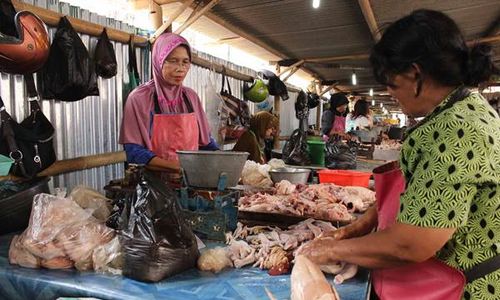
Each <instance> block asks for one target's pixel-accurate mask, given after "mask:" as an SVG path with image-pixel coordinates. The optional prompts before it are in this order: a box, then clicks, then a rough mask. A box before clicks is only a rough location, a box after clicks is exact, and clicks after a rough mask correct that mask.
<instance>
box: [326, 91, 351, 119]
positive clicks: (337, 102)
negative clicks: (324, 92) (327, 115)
mask: <svg viewBox="0 0 500 300" xmlns="http://www.w3.org/2000/svg"><path fill="white" fill-rule="evenodd" d="M344 104H349V99H347V97H346V95H345V94H344V93H335V94H333V95H331V96H330V110H331V111H333V112H334V113H335V114H336V115H338V116H344V117H345V116H347V114H348V113H349V109H346V110H345V112H344V113H340V112H338V111H337V109H336V108H337V107H339V106H342V105H344Z"/></svg>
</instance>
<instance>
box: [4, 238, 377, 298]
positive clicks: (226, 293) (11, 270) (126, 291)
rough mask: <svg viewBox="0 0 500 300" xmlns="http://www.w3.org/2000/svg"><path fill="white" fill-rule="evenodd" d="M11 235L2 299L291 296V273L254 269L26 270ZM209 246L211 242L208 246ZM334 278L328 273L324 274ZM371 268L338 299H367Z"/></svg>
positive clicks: (340, 289) (341, 291)
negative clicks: (146, 272) (147, 274)
mask: <svg viewBox="0 0 500 300" xmlns="http://www.w3.org/2000/svg"><path fill="white" fill-rule="evenodd" d="M12 236H13V235H5V236H1V237H0V299H2V300H3V299H8V300H17V299H22V300H45V299H56V298H57V297H94V298H99V299H117V300H127V299H141V300H146V299H173V300H175V299H180V300H189V299H228V300H229V299H231V300H237V299H252V300H254V299H255V300H257V299H269V298H268V296H267V294H266V292H265V289H264V288H265V287H267V288H268V290H269V291H271V293H272V294H273V295H274V296H275V298H276V299H280V300H281V299H290V275H281V276H269V275H268V274H267V272H266V271H262V270H260V269H258V268H250V267H247V268H243V269H225V270H223V271H222V272H220V273H219V274H212V273H210V272H201V271H198V270H197V269H191V270H188V271H186V272H183V273H181V274H178V275H176V276H173V277H170V278H167V279H165V280H163V281H161V282H158V283H143V282H140V281H136V280H132V279H129V278H126V277H122V276H116V275H108V274H97V273H94V272H78V271H76V270H74V269H72V270H47V269H29V268H22V267H19V266H13V265H10V264H9V261H8V248H9V244H10V240H11V239H12ZM209 246H213V245H209ZM327 279H328V280H329V281H330V282H333V277H332V276H327ZM368 281H369V272H368V271H366V270H360V271H359V272H358V274H357V275H356V277H355V278H353V279H350V280H348V281H346V282H345V283H343V284H340V285H335V288H336V289H337V291H338V293H339V295H340V297H341V299H342V300H362V299H366V298H367V293H368V289H369V284H368Z"/></svg>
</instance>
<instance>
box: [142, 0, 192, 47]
mask: <svg viewBox="0 0 500 300" xmlns="http://www.w3.org/2000/svg"><path fill="white" fill-rule="evenodd" d="M193 1H194V0H188V1H186V2H184V3H183V4H182V6H181V7H179V8H178V9H177V10H176V11H175V12H174V13H173V14H172V16H170V17H169V19H168V21H167V22H165V23H163V24H162V25H161V26H160V27H159V28H158V27H157V28H158V29H157V30H156V31H155V33H154V34H153V35H152V36H151V38H150V39H149V41H150V42H151V43H154V41H155V40H156V39H157V38H158V36H159V35H160V34H162V33H163V32H165V30H167V29H168V28H169V27H170V26H172V23H173V22H174V21H175V19H177V18H178V17H179V16H180V15H181V14H182V13H183V12H184V11H185V10H186V9H187V8H188V7H189V5H191V3H193ZM170 28H171V27H170ZM170 32H172V31H171V30H170Z"/></svg>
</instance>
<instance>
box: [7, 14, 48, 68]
mask: <svg viewBox="0 0 500 300" xmlns="http://www.w3.org/2000/svg"><path fill="white" fill-rule="evenodd" d="M14 23H15V25H16V30H17V33H18V35H19V38H16V37H13V36H8V35H4V34H1V33H0V71H1V72H5V73H11V74H27V73H33V72H35V71H37V70H38V69H40V68H41V67H42V66H43V64H44V63H45V61H46V60H47V57H48V55H49V47H50V45H49V35H48V33H47V29H46V28H45V23H43V21H42V20H40V18H38V17H37V16H36V15H34V14H32V13H30V12H28V11H21V12H18V13H17V14H16V16H15V18H14Z"/></svg>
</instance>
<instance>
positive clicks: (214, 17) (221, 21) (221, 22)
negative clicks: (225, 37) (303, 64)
mask: <svg viewBox="0 0 500 300" xmlns="http://www.w3.org/2000/svg"><path fill="white" fill-rule="evenodd" d="M205 15H206V17H207V18H209V19H210V20H212V21H214V22H215V23H217V24H219V25H221V26H222V27H224V28H226V29H228V30H229V31H232V32H233V33H235V34H237V35H239V36H241V37H242V38H244V39H246V40H248V41H250V42H252V43H254V44H255V45H257V46H259V47H261V48H263V49H264V50H266V51H268V52H270V53H271V54H273V55H276V56H278V57H280V58H285V57H288V56H289V55H287V54H285V53H283V52H281V51H278V50H276V49H274V48H273V47H271V46H269V45H267V44H266V43H264V42H263V41H262V40H260V39H258V38H256V37H253V36H251V35H250V34H248V33H247V32H246V31H244V30H242V29H240V28H238V27H236V26H233V25H232V24H231V23H229V22H227V21H226V20H224V19H222V18H220V17H219V16H217V15H215V14H213V13H211V12H208V13H206V14H205ZM302 70H303V71H304V72H306V73H307V74H309V75H310V76H311V77H314V78H319V75H318V74H317V73H315V72H313V71H311V70H309V69H308V68H302Z"/></svg>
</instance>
